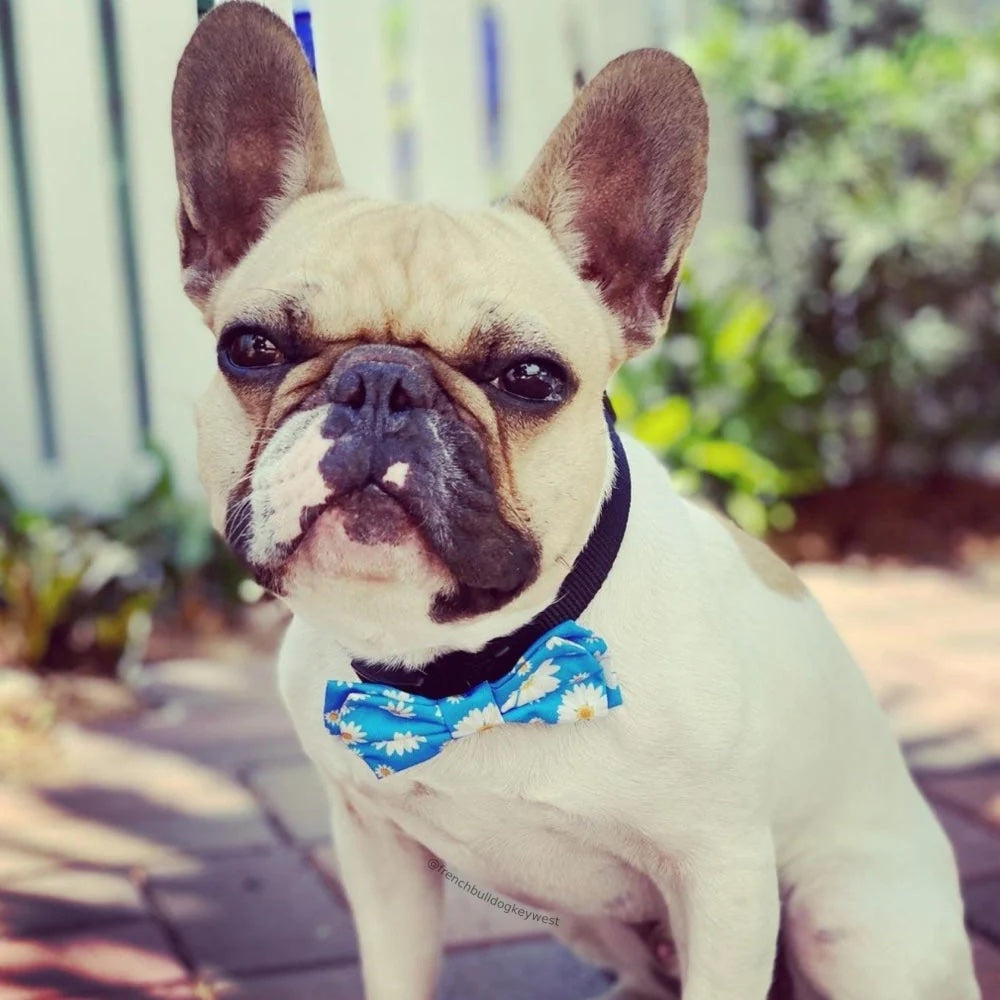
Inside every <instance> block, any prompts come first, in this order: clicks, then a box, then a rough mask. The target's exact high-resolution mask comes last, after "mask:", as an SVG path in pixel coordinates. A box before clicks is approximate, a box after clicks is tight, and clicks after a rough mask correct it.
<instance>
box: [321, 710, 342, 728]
mask: <svg viewBox="0 0 1000 1000" xmlns="http://www.w3.org/2000/svg"><path fill="white" fill-rule="evenodd" d="M324 718H325V719H326V721H327V722H328V723H329V724H330V725H331V726H335V725H336V724H337V723H338V722H340V712H327V713H326V715H325V716H324Z"/></svg>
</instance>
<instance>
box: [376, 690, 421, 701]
mask: <svg viewBox="0 0 1000 1000" xmlns="http://www.w3.org/2000/svg"><path fill="white" fill-rule="evenodd" d="M382 694H384V695H385V696H386V698H391V699H392V700H393V701H413V695H412V694H409V693H407V692H406V691H399V690H398V689H397V688H382Z"/></svg>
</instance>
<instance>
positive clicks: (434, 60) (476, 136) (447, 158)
mask: <svg viewBox="0 0 1000 1000" xmlns="http://www.w3.org/2000/svg"><path fill="white" fill-rule="evenodd" d="M479 16H480V15H479V10H478V5H477V4H474V3H471V2H469V0H421V2H420V3H419V4H415V5H413V7H412V17H413V26H412V31H413V61H412V67H413V80H412V85H413V97H414V110H415V113H416V128H417V136H418V137H417V155H416V191H415V194H416V196H417V197H418V198H422V199H433V200H437V201H442V202H445V203H447V204H449V205H453V206H456V207H460V208H470V207H481V206H484V205H485V204H486V203H487V201H488V200H489V184H488V155H487V139H486V110H487V105H486V74H485V52H484V49H483V43H482V37H481V31H480V22H479Z"/></svg>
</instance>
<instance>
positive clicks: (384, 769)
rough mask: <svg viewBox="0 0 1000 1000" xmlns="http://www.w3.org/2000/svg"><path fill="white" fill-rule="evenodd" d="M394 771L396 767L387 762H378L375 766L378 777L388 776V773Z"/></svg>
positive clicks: (393, 772)
mask: <svg viewBox="0 0 1000 1000" xmlns="http://www.w3.org/2000/svg"><path fill="white" fill-rule="evenodd" d="M395 773H396V769H395V768H392V767H389V765H388V764H379V766H378V767H376V768H375V775H376V777H379V778H388V777H389V775H390V774H395Z"/></svg>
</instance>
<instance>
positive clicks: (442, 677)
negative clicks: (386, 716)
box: [351, 397, 632, 698]
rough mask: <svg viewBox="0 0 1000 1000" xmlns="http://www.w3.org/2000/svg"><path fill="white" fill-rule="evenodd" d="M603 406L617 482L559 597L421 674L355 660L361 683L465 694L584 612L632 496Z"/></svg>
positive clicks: (611, 557) (611, 416)
mask: <svg viewBox="0 0 1000 1000" xmlns="http://www.w3.org/2000/svg"><path fill="white" fill-rule="evenodd" d="M604 403H605V413H606V415H607V420H608V432H609V433H610V435H611V446H612V449H613V451H614V456H615V481H614V485H613V486H612V488H611V493H610V494H609V495H608V497H607V499H606V500H605V501H604V506H603V507H602V508H601V515H600V517H599V518H598V519H597V524H596V525H595V526H594V530H593V531H592V532H591V535H590V538H589V539H588V540H587V544H586V545H585V546H584V547H583V549H582V551H581V552H580V554H579V555H578V556H577V558H576V562H575V563H573V568H572V569H571V570H570V571H569V574H568V575H567V576H566V579H565V580H563V582H562V585H561V586H560V588H559V593H558V594H557V595H556V599H555V600H554V601H553V602H552V603H551V604H550V605H549V606H548V607H547V608H545V609H544V610H543V611H540V612H539V613H538V614H537V615H536V616H535V617H534V618H532V619H531V621H530V622H528V623H527V624H526V625H522V626H521V628H519V629H517V630H516V631H515V632H511V633H509V634H508V635H503V636H499V637H498V638H496V639H491V640H490V641H489V642H488V643H487V644H486V645H485V646H483V648H482V649H480V650H479V651H478V652H476V653H469V652H465V651H463V650H456V651H455V652H452V653H445V654H444V655H442V656H439V657H437V658H436V659H434V660H431V661H430V662H429V663H427V664H426V665H425V666H424V667H422V668H421V672H420V673H416V672H415V671H404V670H403V669H402V668H401V667H399V666H393V665H391V664H387V663H373V662H371V661H370V660H352V661H351V666H352V667H353V668H354V672H355V673H356V674H357V675H358V676H359V677H360V678H361V679H362V680H363V681H370V682H372V683H375V684H386V685H388V686H390V687H394V688H398V689H399V690H401V691H407V692H409V693H410V694H421V695H423V696H424V697H426V698H446V697H448V696H449V695H458V694H463V693H465V692H466V691H469V690H471V689H472V688H474V687H476V686H477V685H478V684H482V683H483V681H496V680H499V679H500V678H501V677H503V675H504V674H507V673H510V671H511V670H513V669H514V666H515V664H516V663H517V661H518V659H519V658H520V656H521V654H522V653H524V652H525V651H526V650H527V649H529V648H530V647H531V646H532V645H533V644H534V643H535V642H537V641H538V639H540V638H541V637H542V636H543V635H544V634H545V633H546V632H548V631H549V629H551V628H554V627H555V626H556V625H558V624H560V623H561V622H565V621H572V620H574V619H576V618H578V617H579V616H580V615H581V614H583V612H584V610H585V609H586V608H587V606H588V605H589V604H590V602H591V601H592V600H593V599H594V597H595V596H596V594H597V592H598V591H599V590H600V589H601V585H602V584H603V583H604V581H605V579H606V578H607V575H608V573H610V572H611V567H612V565H613V564H614V561H615V557H616V556H617V555H618V549H619V548H620V546H621V543H622V538H624V537H625V526H626V525H627V524H628V512H629V506H630V503H631V498H632V484H631V479H630V477H629V469H628V460H627V459H626V457H625V449H624V448H623V447H622V443H621V439H620V438H619V437H618V434H617V433H616V432H615V413H614V410H613V409H612V408H611V402H610V401H609V400H608V399H607V397H605V400H604Z"/></svg>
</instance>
